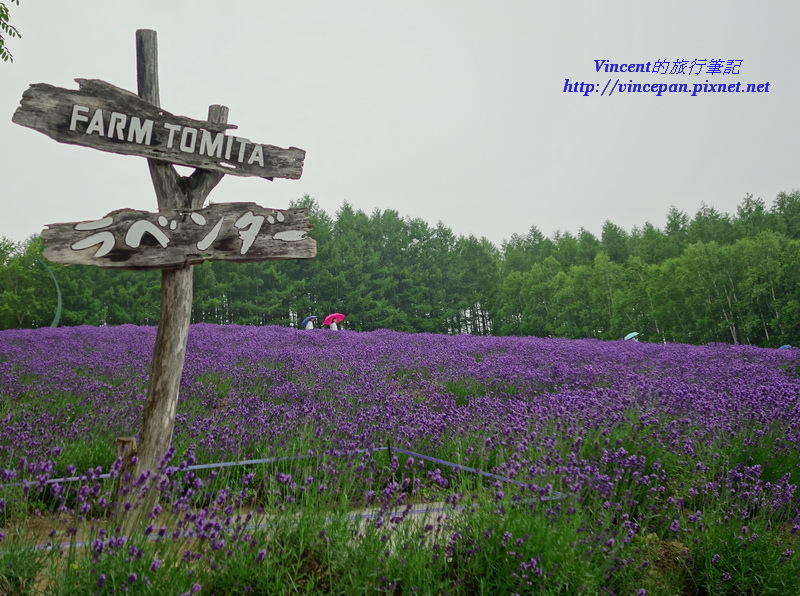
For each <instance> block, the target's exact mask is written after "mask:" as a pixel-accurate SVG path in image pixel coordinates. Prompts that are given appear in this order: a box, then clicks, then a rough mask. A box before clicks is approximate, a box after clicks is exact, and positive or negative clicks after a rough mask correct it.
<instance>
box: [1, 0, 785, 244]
mask: <svg viewBox="0 0 800 596" xmlns="http://www.w3.org/2000/svg"><path fill="white" fill-rule="evenodd" d="M4 2H5V3H6V4H7V5H8V7H9V11H10V16H11V22H12V24H13V25H15V26H16V27H17V28H18V29H19V30H20V32H21V34H22V38H21V39H11V40H8V41H9V45H8V47H9V49H10V50H11V52H12V53H13V55H14V62H13V63H2V62H0V114H3V116H2V118H0V197H2V205H3V215H2V217H1V218H0V236H6V237H8V238H10V239H12V240H23V239H25V238H27V237H28V236H30V235H31V234H35V233H38V232H40V231H41V230H42V229H43V228H44V226H45V225H46V224H50V223H58V222H67V221H82V220H95V219H99V218H101V217H102V216H104V215H106V214H107V213H108V212H110V211H113V210H115V209H120V208H124V207H129V208H134V209H145V210H150V211H155V210H156V198H155V194H154V192H153V188H152V184H151V182H150V178H149V175H148V172H147V167H146V165H145V161H144V159H142V158H139V157H131V156H120V155H113V154H109V153H102V152H100V151H97V150H93V149H88V148H83V147H76V146H71V145H65V144H60V143H57V142H56V141H53V140H52V139H50V138H48V137H46V136H45V135H43V134H41V133H38V132H35V131H33V130H31V129H28V128H23V127H21V126H17V125H15V124H13V123H12V122H11V117H12V115H13V113H14V111H15V110H16V108H17V106H18V104H19V100H20V98H21V96H22V93H23V92H24V91H25V90H26V89H27V87H28V85H29V84H31V83H50V84H53V85H57V86H59V87H66V88H76V87H77V85H76V84H75V83H74V79H76V78H96V79H103V80H105V81H107V82H109V83H112V84H114V85H117V86H119V87H123V88H126V89H129V90H131V91H134V92H135V91H136V57H135V31H136V29H154V30H156V31H157V32H158V43H159V69H160V88H161V105H162V107H163V108H164V109H166V110H168V111H170V112H172V113H173V114H177V115H182V116H188V117H191V118H196V119H205V117H206V112H207V107H208V106H209V105H210V104H222V105H225V106H228V108H229V109H230V116H229V121H230V122H231V123H233V124H236V125H237V126H238V131H237V133H240V134H241V135H242V136H244V137H247V138H249V139H251V140H253V141H256V142H259V143H266V144H272V145H278V146H280V147H290V146H294V147H300V148H302V149H305V150H306V151H307V156H306V160H305V168H304V172H303V176H302V178H301V179H300V180H275V181H274V182H269V181H266V180H262V179H259V178H239V177H234V176H226V178H225V179H224V180H223V181H222V182H221V184H220V185H219V186H218V187H217V188H216V189H215V190H214V191H213V192H212V193H211V195H210V197H209V199H210V200H212V201H213V202H215V203H220V202H232V201H254V202H257V203H259V204H260V205H262V206H264V207H273V208H286V207H288V205H289V202H290V201H291V200H292V199H296V198H299V197H301V196H303V195H304V194H310V195H311V196H313V197H314V198H315V199H316V200H317V201H318V202H319V204H320V205H321V206H322V207H323V208H324V209H325V210H326V211H327V212H329V213H330V214H331V215H333V214H335V212H336V210H337V209H339V207H340V206H341V205H342V203H343V202H345V201H347V202H349V203H350V204H351V205H353V206H354V207H355V208H358V209H362V210H364V211H366V212H367V213H371V212H372V211H373V210H375V209H380V210H385V209H394V210H396V211H398V212H399V213H400V215H401V216H408V217H413V218H421V219H423V220H425V221H427V222H428V223H430V224H431V225H435V224H436V222H437V221H441V222H443V223H444V224H445V225H446V226H448V227H450V228H451V229H452V230H453V231H454V232H455V233H456V234H462V235H467V234H474V235H476V236H479V237H480V236H485V237H486V238H488V239H489V240H490V241H492V242H494V243H495V244H497V245H498V246H499V245H500V243H501V242H502V241H503V240H505V239H508V238H509V237H510V236H511V235H512V234H514V233H519V234H525V233H527V231H528V230H529V229H530V227H531V226H532V225H535V226H537V227H538V228H539V229H540V230H541V231H542V232H544V233H545V234H546V235H548V236H549V235H551V234H552V233H553V232H555V231H556V230H564V231H569V232H572V233H576V232H577V231H578V230H579V229H580V228H581V227H583V228H586V229H588V230H590V231H592V232H594V233H595V234H598V235H599V233H600V230H601V227H602V225H603V222H604V221H605V220H611V221H613V222H614V223H616V224H619V225H621V226H622V227H623V228H625V229H628V230H630V229H631V228H632V227H633V226H641V225H642V224H644V223H645V222H646V221H650V222H651V223H653V224H654V225H656V226H658V227H662V226H663V225H664V223H665V215H666V212H667V210H668V209H669V207H670V206H671V205H674V206H676V207H678V208H679V209H682V210H685V211H687V212H688V213H689V214H690V215H692V214H694V213H695V212H696V211H697V209H698V208H699V207H700V206H701V203H702V202H705V203H706V204H708V205H711V206H713V207H716V208H717V209H719V210H721V211H727V212H731V213H733V212H734V211H735V209H736V206H737V205H738V204H739V202H740V201H741V200H742V198H743V197H744V196H745V195H746V194H747V193H751V194H753V195H754V196H756V197H760V198H762V199H764V201H765V202H766V203H767V204H768V205H769V204H771V203H772V201H773V200H774V198H775V195H776V194H777V193H778V192H781V191H787V192H788V191H791V190H792V189H795V188H798V187H800V160H798V139H800V118H799V117H798V113H800V77H799V76H798V74H797V67H796V65H795V66H792V64H793V61H794V59H795V58H796V57H797V56H798V55H800V51H798V50H800V36H798V35H797V26H798V23H799V22H800V3H798V2H795V1H785V2H768V3H757V2H749V1H748V2H744V1H724V2H723V1H707V2H696V1H691V2H683V1H675V2H669V3H666V2H660V3H655V2H609V1H605V2H596V1H590V0H585V1H580V2H567V1H559V2H534V1H533V0H485V1H480V2H479V1H474V0H395V1H393V2H377V1H367V0H362V1H355V0H338V1H331V0H311V1H294V2H275V1H271V0H230V1H228V2H219V1H213V2H212V1H211V0H137V1H135V2H134V1H115V2H110V1H109V0H81V1H80V2H67V1H65V0H21V1H20V5H19V6H17V5H16V4H11V3H10V2H9V0H4ZM603 59H606V60H608V61H609V62H612V63H625V64H627V63H647V62H650V63H651V68H652V67H653V65H654V64H653V63H654V62H655V61H657V60H664V61H668V62H670V66H669V68H670V69H671V68H672V63H674V62H675V61H677V60H687V61H689V62H692V61H693V60H698V61H702V60H705V61H706V67H705V68H704V69H703V70H701V72H700V74H697V73H696V72H695V73H693V74H684V75H679V74H662V73H663V68H662V70H661V72H659V73H652V72H651V73H635V74H627V73H605V72H603V71H601V72H596V68H595V64H596V62H595V61H596V60H603ZM712 60H718V61H719V60H721V61H722V62H717V63H716V64H722V65H723V66H726V67H727V66H736V65H738V72H739V74H733V73H731V74H709V73H708V72H707V69H708V65H710V64H711V63H712ZM728 61H734V62H732V63H729V62H728ZM565 79H569V82H570V84H573V83H581V82H583V83H593V84H595V85H597V86H598V87H597V88H598V91H597V92H593V93H591V95H590V96H586V97H585V96H584V95H583V94H582V93H580V92H571V93H569V92H568V93H565V92H564V87H565ZM617 79H619V83H629V82H630V81H633V82H635V83H641V84H643V85H644V84H646V83H666V84H678V83H687V84H688V85H689V88H692V87H693V85H694V84H695V83H705V82H706V80H708V81H709V82H711V83H720V82H724V83H726V84H731V83H736V82H741V88H745V86H746V84H747V83H756V84H763V83H767V82H769V92H767V93H758V94H748V93H725V94H722V93H707V94H700V95H698V96H696V97H692V96H691V95H690V94H680V93H675V94H665V95H664V96H661V97H657V96H655V95H654V94H653V93H624V92H622V91H621V90H620V89H619V88H617V91H616V92H614V93H613V94H612V95H610V96H609V95H608V91H606V95H605V96H603V95H601V93H600V91H602V90H603V88H604V87H605V85H606V84H607V83H608V82H609V81H610V84H609V88H612V87H613V85H614V83H615V81H616V80H617ZM584 88H585V87H584ZM312 236H313V234H312Z"/></svg>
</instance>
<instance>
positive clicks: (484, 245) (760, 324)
mask: <svg viewBox="0 0 800 596" xmlns="http://www.w3.org/2000/svg"><path fill="white" fill-rule="evenodd" d="M291 206H292V207H302V208H306V209H309V210H310V218H311V222H312V225H313V233H312V236H313V237H314V238H315V239H316V240H317V244H318V256H317V257H316V258H315V259H309V260H298V261H263V262H259V263H246V264H241V263H230V262H214V263H206V264H204V265H201V266H197V267H195V289H194V301H193V309H192V321H193V322H208V323H217V324H243V325H271V324H273V325H284V326H296V325H298V324H299V321H301V320H302V319H303V318H305V317H306V316H309V315H317V316H318V317H320V319H321V318H322V317H324V316H325V315H327V314H328V313H331V312H343V313H345V314H346V315H347V319H346V320H345V322H344V323H343V325H342V327H343V328H344V329H352V330H360V331H371V330H375V329H381V328H388V329H394V330H398V331H409V332H430V333H470V334H478V335H480V334H495V335H536V336H557V337H568V338H582V337H594V338H598V339H603V340H614V339H620V338H622V337H624V336H625V335H626V334H627V333H629V332H631V331H638V332H639V333H640V336H639V339H640V340H644V341H659V342H666V341H672V342H688V343H708V342H730V343H742V344H754V345H760V346H769V347H778V346H780V345H782V344H787V343H788V344H793V343H798V339H797V335H798V332H799V330H798V321H800V269H798V268H797V267H796V263H797V262H800V191H793V192H791V193H780V194H779V195H778V196H777V197H776V199H775V201H774V203H773V205H772V206H771V207H768V206H767V205H765V203H764V202H763V201H762V200H761V199H754V198H753V197H752V196H750V195H747V196H745V197H744V199H743V200H742V202H741V204H740V205H739V207H738V208H737V210H736V213H735V214H733V215H729V214H727V213H721V212H719V211H717V210H716V209H714V208H713V207H710V206H708V205H705V204H703V205H702V206H701V208H700V209H698V211H697V212H696V213H695V215H694V216H693V217H690V216H689V215H688V214H687V213H685V212H682V211H679V210H678V209H676V208H675V207H672V208H670V209H669V211H668V213H667V215H666V225H665V226H664V227H663V228H658V227H656V226H654V225H653V224H651V223H649V222H647V223H645V224H644V225H643V226H642V227H640V228H634V229H633V230H632V231H630V232H627V231H625V230H623V229H622V228H620V227H619V226H617V225H615V224H613V223H612V222H610V221H606V222H605V224H604V225H603V228H602V233H601V235H600V237H599V238H598V237H596V236H595V235H594V234H592V233H591V232H590V231H588V230H585V229H583V228H581V229H580V230H579V231H578V233H577V235H574V234H571V233H568V232H556V233H555V234H553V236H552V237H550V238H546V237H545V236H544V235H543V234H542V233H541V231H539V229H538V228H536V226H532V227H531V228H530V230H529V232H528V233H527V234H526V235H520V234H514V235H512V236H511V238H510V239H509V240H508V241H506V242H503V244H502V246H501V248H500V249H498V248H497V247H495V246H494V245H493V244H492V243H490V242H489V241H488V240H486V239H485V238H477V237H475V236H467V237H464V236H456V235H455V234H453V232H452V230H450V229H449V228H447V227H446V226H444V225H443V224H442V223H438V224H437V225H436V226H435V227H431V226H430V225H428V224H427V223H426V222H424V221H422V220H420V219H410V218H402V217H401V216H400V215H399V214H398V213H397V212H396V211H394V210H386V211H380V210H375V211H374V212H373V213H371V214H367V213H365V212H364V211H361V210H359V209H355V208H353V207H352V206H351V205H349V204H348V203H344V204H343V205H342V206H341V208H340V209H339V210H338V211H337V212H336V214H335V216H330V215H328V214H327V213H326V212H325V211H324V210H323V209H322V208H321V207H320V205H319V204H318V203H317V201H316V200H315V199H314V198H312V197H310V196H308V195H306V196H304V197H302V198H301V199H298V200H297V201H295V202H293V203H292V205H291ZM42 250H43V246H42V242H41V239H40V238H38V237H33V238H31V239H29V240H28V241H26V242H24V243H14V242H11V241H9V240H7V239H0V328H12V327H40V326H44V325H47V324H49V322H50V321H52V320H53V313H54V312H55V309H56V302H57V297H56V295H55V289H54V287H53V283H52V279H50V278H49V273H48V271H47V269H45V268H44V267H42V266H41V263H38V264H37V262H36V260H37V259H41V258H42ZM50 269H51V270H52V272H53V275H54V276H55V278H56V280H57V281H58V284H59V286H60V287H61V290H62V294H63V313H62V317H61V320H62V324H64V325H80V324H89V325H102V324H111V325H116V324H122V323H133V324H139V325H154V324H156V323H157V321H158V317H159V308H160V306H159V305H160V291H159V287H160V281H159V280H160V273H159V272H158V271H148V272H140V271H114V270H104V269H97V268H94V267H65V266H62V265H57V264H51V265H50Z"/></svg>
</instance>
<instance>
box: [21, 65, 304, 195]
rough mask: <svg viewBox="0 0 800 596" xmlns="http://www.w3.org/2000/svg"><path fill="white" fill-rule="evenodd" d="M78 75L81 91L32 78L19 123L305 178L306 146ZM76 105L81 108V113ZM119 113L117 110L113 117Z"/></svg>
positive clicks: (149, 154)
mask: <svg viewBox="0 0 800 596" xmlns="http://www.w3.org/2000/svg"><path fill="white" fill-rule="evenodd" d="M76 81H77V82H78V89H77V90H75V89H63V88H61V87H55V86H53V85H49V84H46V83H37V84H34V85H31V86H30V87H29V88H28V89H27V90H26V91H25V92H24V93H23V95H22V100H21V102H20V106H19V107H18V108H17V110H16V112H14V116H13V118H12V120H13V122H15V123H16V124H19V125H21V126H26V127H28V128H32V129H33V130H37V131H39V132H41V133H43V134H45V135H47V136H49V137H50V138H52V139H54V140H56V141H58V142H60V143H68V144H73V145H81V146H84V147H90V148H93V149H98V150H100V151H106V152H109V153H117V154H123V155H136V156H139V157H145V158H148V159H154V160H158V161H160V162H167V163H174V164H180V165H185V166H192V167H197V168H202V169H205V170H213V171H216V172H220V173H223V174H232V175H234V176H259V177H261V178H267V179H273V178H290V179H298V178H300V176H301V175H302V173H303V160H304V159H305V151H303V150H302V149H298V148H296V147H290V148H288V149H282V148H280V147H276V146H274V145H265V144H260V143H254V142H252V141H250V140H249V139H246V138H243V137H241V138H240V137H238V136H236V135H235V134H226V133H227V131H229V130H230V129H233V128H236V127H235V126H232V125H229V124H222V123H217V122H210V121H207V120H194V119H191V118H186V117H183V116H176V115H173V114H171V113H169V112H167V111H166V110H163V109H161V108H159V107H157V105H154V104H153V103H151V102H149V101H145V100H144V99H142V98H140V97H138V96H136V95H135V94H133V93H131V92H130V91H126V90H124V89H120V88H119V87H115V86H114V85H111V84H110V83H106V82H105V81H101V80H97V79H76ZM156 89H157V87H156ZM75 106H79V107H80V109H79V110H78V111H77V112H76V111H75V109H74V108H75ZM98 110H99V112H98ZM112 114H117V115H118V116H114V117H113V118H112ZM133 118H137V119H138V120H137V121H136V122H134V120H133ZM95 119H96V120H95ZM148 123H150V124H148ZM148 126H149V129H148ZM170 127H172V130H171V129H170ZM148 130H149V132H148Z"/></svg>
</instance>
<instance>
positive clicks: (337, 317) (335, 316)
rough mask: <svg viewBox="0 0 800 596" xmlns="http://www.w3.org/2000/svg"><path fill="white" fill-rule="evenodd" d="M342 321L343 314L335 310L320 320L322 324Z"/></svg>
mask: <svg viewBox="0 0 800 596" xmlns="http://www.w3.org/2000/svg"><path fill="white" fill-rule="evenodd" d="M342 321H344V315H343V314H342V313H340V312H335V313H331V314H329V315H328V316H327V317H325V320H324V321H322V324H323V325H330V324H331V323H341V322H342Z"/></svg>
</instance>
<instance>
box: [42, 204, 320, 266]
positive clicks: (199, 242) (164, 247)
mask: <svg viewBox="0 0 800 596" xmlns="http://www.w3.org/2000/svg"><path fill="white" fill-rule="evenodd" d="M143 222H146V223H143ZM310 230H311V223H310V220H309V217H308V210H307V209H267V208H264V207H260V206H258V205H256V204H255V203H219V204H214V205H210V206H208V207H206V208H205V209H196V210H183V211H180V210H174V209H164V210H160V211H159V212H157V213H153V212H150V211H140V210H135V209H118V210H116V211H112V212H111V213H109V214H108V215H106V216H105V217H104V218H102V219H101V220H96V221H94V222H92V221H84V222H70V223H58V224H50V225H48V226H47V229H45V230H43V231H42V239H43V240H44V242H45V251H44V256H45V257H46V258H47V259H48V260H50V261H52V262H54V263H63V264H66V265H95V266H97V267H102V268H109V269H174V268H179V267H183V266H185V265H191V264H198V263H203V262H205V261H239V262H252V261H264V260H277V259H310V258H313V257H314V256H316V252H317V244H316V241H315V240H313V239H312V238H309V237H308V236H307V233H308V232H309V231H310Z"/></svg>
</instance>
